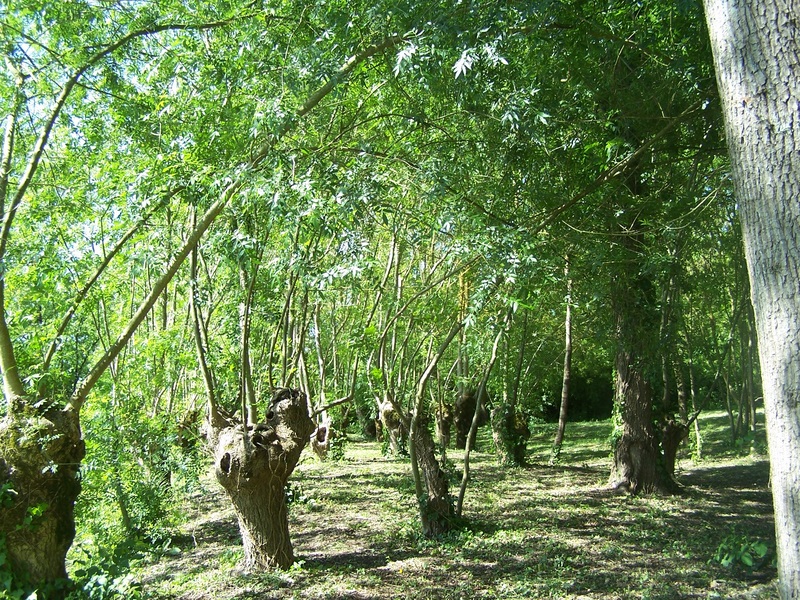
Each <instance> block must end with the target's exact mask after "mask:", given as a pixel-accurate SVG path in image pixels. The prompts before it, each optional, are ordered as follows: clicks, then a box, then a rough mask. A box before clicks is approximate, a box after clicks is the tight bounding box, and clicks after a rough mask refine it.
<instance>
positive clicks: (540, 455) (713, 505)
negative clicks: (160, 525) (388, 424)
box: [134, 413, 777, 600]
mask: <svg viewBox="0 0 800 600" xmlns="http://www.w3.org/2000/svg"><path fill="white" fill-rule="evenodd" d="M701 419H702V423H701V424H702V428H703V431H704V435H705V440H704V441H705V445H704V449H705V451H706V453H707V456H709V457H710V458H708V459H706V460H704V461H703V462H701V463H699V464H695V463H693V462H692V460H691V458H690V457H689V456H688V450H686V449H682V450H681V453H680V454H679V461H678V476H679V480H680V481H681V483H682V484H683V485H684V486H685V492H684V493H683V494H682V495H679V496H674V497H656V496H652V497H635V498H631V497H628V496H625V495H619V494H615V493H613V492H611V491H610V490H609V489H608V488H607V486H606V482H607V478H608V472H609V466H610V463H609V451H608V441H607V440H608V435H609V433H610V428H611V426H610V423H609V422H591V423H575V424H571V425H570V426H569V428H568V431H567V438H566V442H565V445H564V448H563V450H562V454H561V461H560V464H559V465H558V466H555V467H549V466H547V460H548V459H549V456H550V444H551V440H552V435H553V428H552V427H549V426H542V427H540V428H539V429H538V430H537V431H536V433H535V435H534V437H533V439H532V440H531V443H530V445H529V452H530V454H529V455H530V460H531V465H530V466H528V467H525V468H518V469H504V468H501V467H499V466H498V465H497V463H496V461H495V457H494V455H493V454H492V453H491V443H490V441H489V440H488V439H487V438H486V437H482V438H480V439H479V450H481V451H479V452H477V453H475V454H473V456H472V460H471V465H472V474H473V481H472V482H471V484H470V487H469V489H468V491H467V496H466V500H465V505H464V516H465V517H466V524H465V526H464V527H462V528H461V529H459V530H457V531H454V532H452V533H450V534H449V535H447V536H446V537H445V538H444V539H441V540H436V541H432V540H427V539H425V538H423V537H422V536H420V534H419V526H418V522H417V519H416V506H415V500H414V497H413V485H412V482H411V477H410V468H409V465H408V463H407V461H405V460H400V459H387V458H384V457H383V456H381V454H380V446H379V445H378V444H376V443H369V442H363V441H350V442H349V443H348V445H347V448H346V459H345V460H344V461H340V462H336V463H330V462H329V463H321V462H319V461H318V460H316V459H315V458H313V457H312V454H311V453H310V452H307V453H306V454H305V455H304V457H303V460H302V461H301V464H300V465H299V466H298V468H297V470H296V471H295V474H294V475H293V478H292V486H293V487H294V489H295V491H296V492H298V493H297V494H296V496H297V497H298V498H300V500H299V501H298V502H295V503H294V504H292V505H291V507H290V529H291V531H292V539H293V543H294V548H295V554H296V555H297V562H296V564H295V566H294V567H292V569H290V570H288V571H286V572H279V573H261V574H255V575H241V574H239V573H238V572H237V571H236V563H237V561H238V560H239V559H240V558H241V548H240V540H239V534H238V529H237V525H236V519H235V517H234V515H233V512H232V510H231V508H230V505H229V504H228V502H227V501H226V499H225V497H224V495H223V494H222V493H221V490H220V489H219V488H218V486H216V484H215V483H214V482H213V481H211V480H209V481H208V484H207V486H206V487H207V489H205V490H204V491H203V493H202V494H198V495H197V496H196V497H195V498H193V499H190V500H189V501H187V504H186V506H185V511H186V522H185V524H184V526H183V527H182V530H181V533H180V535H178V536H176V538H175V541H174V543H173V547H174V548H176V550H174V551H173V554H168V555H164V556H162V557H160V558H158V559H155V558H153V559H150V560H143V561H141V562H140V563H139V564H137V565H136V566H135V570H134V575H135V577H137V578H138V580H139V581H140V582H141V583H142V590H143V593H144V595H145V596H146V597H150V598H159V599H160V598H163V599H166V598H179V599H181V600H205V599H225V600H234V599H237V600H238V599H245V598H279V599H288V598H353V599H356V598H363V599H366V598H377V599H389V598H415V599H422V598H436V599H448V598H453V599H456V598H582V599H589V598H620V599H623V598H625V599H627V598H637V599H638V598H664V599H666V598H774V597H777V593H776V591H775V588H774V584H773V579H774V577H775V572H774V567H773V566H772V564H771V561H770V560H769V557H767V559H766V561H765V564H764V565H763V566H761V567H760V568H748V567H746V566H745V565H744V564H742V563H741V562H740V561H735V562H734V564H733V565H732V566H730V567H728V568H725V567H723V566H722V565H721V564H719V562H718V561H715V560H714V557H715V554H717V551H718V549H720V547H723V549H724V548H726V547H727V546H732V547H734V551H735V550H736V548H738V547H739V546H738V545H737V544H738V543H739V542H740V541H743V542H746V543H751V542H756V541H764V542H766V544H767V546H768V547H770V548H773V547H774V541H773V520H772V505H771V496H770V492H769V490H768V473H769V469H768V462H767V460H766V459H765V458H764V457H763V456H762V457H759V456H740V455H739V454H738V453H737V452H736V449H735V448H732V446H731V444H730V442H729V441H728V438H727V433H726V427H727V422H726V417H725V414H724V413H709V414H706V415H703V416H702V417H701ZM483 435H484V436H486V435H487V434H486V433H484V434H483ZM758 443H761V444H763V440H757V444H758ZM449 455H450V458H451V459H457V458H458V459H460V457H458V453H456V452H455V451H454V450H451V451H450V452H449ZM454 462H455V467H456V470H458V468H460V467H459V462H460V461H459V460H454Z"/></svg>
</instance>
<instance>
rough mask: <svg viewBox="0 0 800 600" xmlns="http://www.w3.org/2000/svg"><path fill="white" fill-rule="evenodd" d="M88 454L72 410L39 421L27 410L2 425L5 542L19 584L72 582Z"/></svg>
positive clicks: (0, 504) (0, 500)
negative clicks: (71, 553)
mask: <svg viewBox="0 0 800 600" xmlns="http://www.w3.org/2000/svg"><path fill="white" fill-rule="evenodd" d="M85 452H86V449H85V445H84V442H83V440H82V439H81V431H80V425H79V421H78V417H77V415H76V413H75V412H74V411H72V410H57V411H52V412H51V413H49V414H47V415H46V416H40V415H37V414H35V413H34V412H33V411H31V410H27V409H26V410H23V411H22V412H21V413H12V414H11V415H9V416H7V417H6V418H4V419H3V420H2V421H0V485H3V486H5V490H4V492H3V494H2V496H0V536H2V537H4V538H5V548H4V550H5V553H6V561H7V562H8V564H9V565H10V566H11V570H12V572H13V573H14V574H15V576H16V577H18V581H19V582H20V583H25V582H29V583H31V584H32V585H33V586H34V587H41V586H42V585H43V584H47V583H50V582H54V581H56V580H58V579H64V578H66V577H67V572H66V569H65V566H64V565H65V559H66V555H67V551H68V550H69V547H70V546H71V545H72V541H73V539H74V538H75V516H74V509H75V500H76V499H77V497H78V494H79V493H80V491H81V484H80V480H79V478H78V470H79V468H80V463H81V460H83V457H84V454H85Z"/></svg>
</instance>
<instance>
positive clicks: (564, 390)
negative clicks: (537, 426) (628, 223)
mask: <svg viewBox="0 0 800 600" xmlns="http://www.w3.org/2000/svg"><path fill="white" fill-rule="evenodd" d="M564 275H565V277H566V278H567V298H566V300H567V309H566V314H565V316H564V376H563V378H562V380H561V408H559V410H558V429H556V437H555V439H554V440H553V448H552V450H551V452H550V464H551V465H553V464H555V463H556V462H557V461H558V456H559V455H560V454H561V445H562V444H563V443H564V432H565V431H566V429H567V410H568V408H569V382H570V379H571V377H572V280H571V279H570V278H569V256H568V257H567V258H566V261H565V265H564Z"/></svg>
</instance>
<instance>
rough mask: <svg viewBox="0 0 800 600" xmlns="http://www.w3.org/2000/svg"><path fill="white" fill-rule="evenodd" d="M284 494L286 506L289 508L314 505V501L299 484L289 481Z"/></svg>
mask: <svg viewBox="0 0 800 600" xmlns="http://www.w3.org/2000/svg"><path fill="white" fill-rule="evenodd" d="M284 493H285V495H286V506H291V505H292V504H309V505H314V499H313V498H312V497H311V496H309V495H308V494H307V493H306V492H305V491H304V490H303V488H302V487H300V485H299V484H296V483H292V482H291V481H289V482H287V483H286V487H285V488H284Z"/></svg>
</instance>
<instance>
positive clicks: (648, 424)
mask: <svg viewBox="0 0 800 600" xmlns="http://www.w3.org/2000/svg"><path fill="white" fill-rule="evenodd" d="M616 370H617V380H616V400H615V402H616V403H617V406H618V410H619V414H620V418H621V420H622V432H621V435H620V436H619V437H618V438H617V441H616V444H615V446H614V464H613V467H612V470H611V484H612V485H613V486H614V487H617V488H621V489H625V490H627V491H629V492H630V493H632V494H637V493H652V492H670V491H672V490H673V487H674V486H673V482H672V481H671V478H670V477H669V475H668V473H667V471H666V468H665V467H664V464H663V457H662V455H661V449H660V447H659V439H658V437H657V436H656V433H655V430H654V427H653V391H652V388H651V387H650V384H649V383H648V382H647V381H646V379H645V377H644V375H643V373H642V370H641V367H640V366H639V365H637V364H636V363H635V362H634V360H633V357H632V355H631V354H629V353H627V352H625V351H622V350H619V351H617V358H616Z"/></svg>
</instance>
